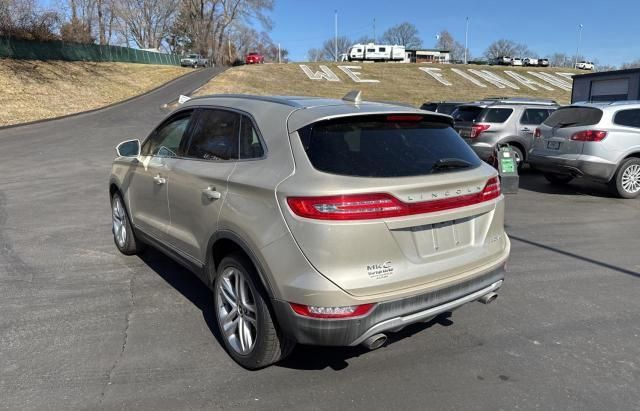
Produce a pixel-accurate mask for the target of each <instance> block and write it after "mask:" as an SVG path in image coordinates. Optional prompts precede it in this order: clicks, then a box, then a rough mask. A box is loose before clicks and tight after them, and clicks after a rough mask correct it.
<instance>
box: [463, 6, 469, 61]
mask: <svg viewBox="0 0 640 411" xmlns="http://www.w3.org/2000/svg"><path fill="white" fill-rule="evenodd" d="M467 50H469V17H466V18H465V28H464V64H467Z"/></svg>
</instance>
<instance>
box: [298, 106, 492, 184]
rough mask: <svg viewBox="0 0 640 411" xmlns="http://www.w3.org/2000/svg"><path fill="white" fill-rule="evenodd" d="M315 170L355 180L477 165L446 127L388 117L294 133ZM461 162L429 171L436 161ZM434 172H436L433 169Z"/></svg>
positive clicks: (352, 120) (327, 123)
mask: <svg viewBox="0 0 640 411" xmlns="http://www.w3.org/2000/svg"><path fill="white" fill-rule="evenodd" d="M299 135H300V139H301V141H302V144H303V146H304V149H305V151H306V153H307V156H308V157H309V160H310V161H311V164H312V165H313V167H314V168H316V169H317V170H320V171H323V172H326V173H331V174H340V175H346V176H356V177H407V176H419V175H427V174H432V173H434V172H449V171H453V170H461V169H469V168H474V167H477V166H479V165H480V163H481V161H480V159H479V158H478V156H476V154H475V153H474V152H473V150H472V149H471V148H470V147H469V146H468V145H467V144H466V143H465V142H464V140H462V139H461V138H460V136H459V135H458V134H457V133H456V132H455V131H454V130H453V129H452V128H451V127H449V126H448V125H446V124H442V123H434V122H429V121H428V117H426V119H425V118H423V119H422V121H406V122H405V121H398V120H389V119H388V118H387V116H362V117H349V118H345V119H339V120H329V121H322V122H319V123H316V124H313V125H311V126H308V127H305V128H304V129H302V130H300V131H299ZM445 159H446V160H451V159H454V160H462V161H463V162H467V163H468V167H466V168H442V169H438V168H437V167H434V164H436V163H437V162H438V161H439V160H440V161H442V160H445ZM434 170H435V171H434Z"/></svg>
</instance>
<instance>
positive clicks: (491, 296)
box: [478, 292, 498, 304]
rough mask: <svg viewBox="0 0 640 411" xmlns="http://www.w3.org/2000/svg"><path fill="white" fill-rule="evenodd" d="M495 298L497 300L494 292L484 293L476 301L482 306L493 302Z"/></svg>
mask: <svg viewBox="0 0 640 411" xmlns="http://www.w3.org/2000/svg"><path fill="white" fill-rule="evenodd" d="M496 298H498V294H496V293H494V292H490V293H486V294H485V295H483V296H482V297H480V298H479V299H478V301H480V302H481V303H482V304H490V303H492V302H494V301H495V300H496Z"/></svg>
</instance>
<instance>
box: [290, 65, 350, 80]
mask: <svg viewBox="0 0 640 411" xmlns="http://www.w3.org/2000/svg"><path fill="white" fill-rule="evenodd" d="M300 68H301V69H302V71H304V74H306V75H307V77H309V79H311V80H322V79H325V80H327V81H340V79H339V78H338V76H336V74H335V73H334V72H333V71H331V70H330V69H329V67H327V66H322V65H321V66H320V71H311V69H310V68H309V67H308V66H307V65H306V64H300Z"/></svg>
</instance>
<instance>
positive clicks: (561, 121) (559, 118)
mask: <svg viewBox="0 0 640 411" xmlns="http://www.w3.org/2000/svg"><path fill="white" fill-rule="evenodd" d="M601 118H602V110H600V109H597V108H593V107H564V108H559V109H558V110H556V111H555V112H554V113H553V114H552V115H550V116H549V118H548V119H547V120H546V121H545V122H544V123H543V124H544V125H546V126H549V127H583V126H591V125H594V124H598V123H599V122H600V119H601Z"/></svg>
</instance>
